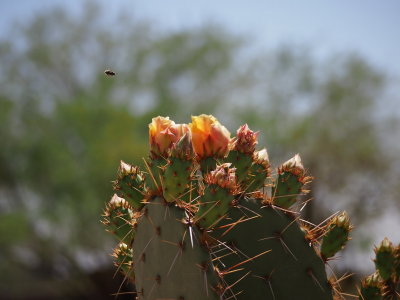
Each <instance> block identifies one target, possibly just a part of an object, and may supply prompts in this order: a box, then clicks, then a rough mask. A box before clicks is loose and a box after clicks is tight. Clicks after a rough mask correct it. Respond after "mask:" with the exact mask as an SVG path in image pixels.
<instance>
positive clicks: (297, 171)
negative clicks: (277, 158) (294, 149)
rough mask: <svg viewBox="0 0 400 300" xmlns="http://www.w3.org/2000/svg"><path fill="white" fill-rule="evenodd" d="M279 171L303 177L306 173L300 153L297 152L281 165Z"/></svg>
mask: <svg viewBox="0 0 400 300" xmlns="http://www.w3.org/2000/svg"><path fill="white" fill-rule="evenodd" d="M278 172H279V173H283V172H290V173H292V174H294V175H296V176H299V177H303V176H304V175H305V173H306V171H305V169H304V166H303V163H302V162H301V158H300V155H299V154H296V155H295V156H293V157H292V158H291V159H289V160H288V161H287V162H285V163H283V164H282V166H280V167H279V170H278Z"/></svg>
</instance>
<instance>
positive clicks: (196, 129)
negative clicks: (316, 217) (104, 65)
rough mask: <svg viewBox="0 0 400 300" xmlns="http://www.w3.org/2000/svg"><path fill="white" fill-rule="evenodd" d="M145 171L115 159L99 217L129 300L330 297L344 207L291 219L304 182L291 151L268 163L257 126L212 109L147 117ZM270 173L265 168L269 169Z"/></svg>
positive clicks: (343, 236) (343, 237)
mask: <svg viewBox="0 0 400 300" xmlns="http://www.w3.org/2000/svg"><path fill="white" fill-rule="evenodd" d="M149 134H150V148H151V149H150V156H149V158H148V160H146V161H145V169H144V171H146V172H143V171H140V169H139V167H132V166H130V165H128V164H126V163H123V162H122V163H121V167H120V170H119V174H118V179H117V181H116V182H115V183H114V188H115V191H116V195H114V196H113V197H112V199H111V200H110V202H109V204H108V205H107V207H106V210H105V214H104V221H103V222H104V224H105V225H106V226H107V228H108V230H109V231H110V232H112V233H114V234H115V235H116V236H117V238H118V239H119V240H120V244H119V245H118V247H117V248H116V250H115V251H114V256H115V257H116V264H117V266H118V267H119V268H120V270H121V271H122V272H124V274H125V275H126V276H127V278H129V279H131V280H132V281H134V282H135V285H136V291H137V298H138V299H146V300H150V299H180V300H183V299H186V300H188V299H226V300H227V299H246V300H248V299H273V300H275V299H300V300H301V299H327V300H329V299H333V298H334V296H335V295H334V294H335V293H337V292H339V290H338V288H337V287H336V286H333V283H332V282H334V281H332V280H328V278H327V275H326V272H325V264H326V263H327V262H328V260H329V259H331V258H332V257H333V256H334V255H335V254H336V252H338V251H339V250H341V249H342V248H343V246H344V245H345V243H346V242H347V240H348V239H349V232H350V230H351V226H350V224H349V220H348V217H347V215H346V214H345V213H342V214H340V215H337V216H334V217H333V218H331V219H330V220H328V222H327V223H326V224H325V225H324V224H321V225H319V226H313V225H310V223H309V222H306V221H304V220H302V219H301V218H300V214H299V211H298V207H300V206H301V205H300V203H299V199H298V198H299V197H298V196H299V195H302V194H305V193H307V190H306V189H305V185H306V184H307V183H308V182H309V181H310V180H311V177H309V176H307V174H306V171H305V169H304V167H303V165H302V163H301V160H300V156H299V155H296V156H295V157H293V158H292V159H290V160H288V161H287V162H286V163H284V164H282V165H281V166H279V167H278V168H277V170H276V171H275V172H273V170H272V169H271V167H270V163H269V159H268V154H267V151H266V149H262V150H258V151H257V150H256V149H255V148H256V145H257V136H258V132H253V131H252V130H250V129H249V128H248V126H247V125H243V126H241V127H240V128H239V130H238V131H237V136H236V137H235V138H233V139H231V137H230V133H229V131H228V130H227V129H226V128H225V127H224V126H222V125H221V124H220V123H219V122H218V120H217V119H216V118H214V117H213V116H207V115H201V116H196V117H192V123H191V124H189V125H186V124H175V123H174V122H173V121H171V120H169V118H163V117H157V118H154V119H153V120H152V123H151V124H150V125H149ZM274 173H275V174H276V176H272V175H271V174H274Z"/></svg>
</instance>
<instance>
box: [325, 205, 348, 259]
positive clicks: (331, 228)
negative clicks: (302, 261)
mask: <svg viewBox="0 0 400 300" xmlns="http://www.w3.org/2000/svg"><path fill="white" fill-rule="evenodd" d="M350 230H351V228H350V225H349V217H348V216H347V214H346V213H344V212H343V213H342V214H340V215H338V216H335V217H334V218H333V219H332V220H331V221H330V222H329V224H328V226H327V231H326V233H325V235H324V238H323V239H322V244H321V255H322V257H323V258H324V260H327V259H329V258H331V257H333V256H334V255H335V254H336V253H337V252H338V251H340V250H341V249H342V248H343V247H344V245H345V244H346V243H347V241H348V240H349V233H350Z"/></svg>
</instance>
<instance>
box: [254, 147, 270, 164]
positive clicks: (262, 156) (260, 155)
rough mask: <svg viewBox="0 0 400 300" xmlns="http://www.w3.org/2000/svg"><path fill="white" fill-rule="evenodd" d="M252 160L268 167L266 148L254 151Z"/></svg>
mask: <svg viewBox="0 0 400 300" xmlns="http://www.w3.org/2000/svg"><path fill="white" fill-rule="evenodd" d="M253 160H254V163H256V164H260V165H263V166H264V167H266V168H268V167H269V165H270V164H269V157H268V152H267V149H265V148H264V149H262V150H260V151H256V152H254V155H253Z"/></svg>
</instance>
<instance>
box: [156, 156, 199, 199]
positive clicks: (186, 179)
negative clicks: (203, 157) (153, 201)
mask: <svg viewBox="0 0 400 300" xmlns="http://www.w3.org/2000/svg"><path fill="white" fill-rule="evenodd" d="M192 168H193V162H192V161H190V160H182V159H179V158H175V157H172V158H170V160H169V162H168V165H167V167H166V169H165V171H164V174H163V176H162V178H163V195H164V198H165V200H166V201H168V202H173V201H176V199H181V196H182V195H184V194H185V193H186V192H187V191H188V190H189V183H190V181H191V178H192ZM181 200H183V199H181Z"/></svg>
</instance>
